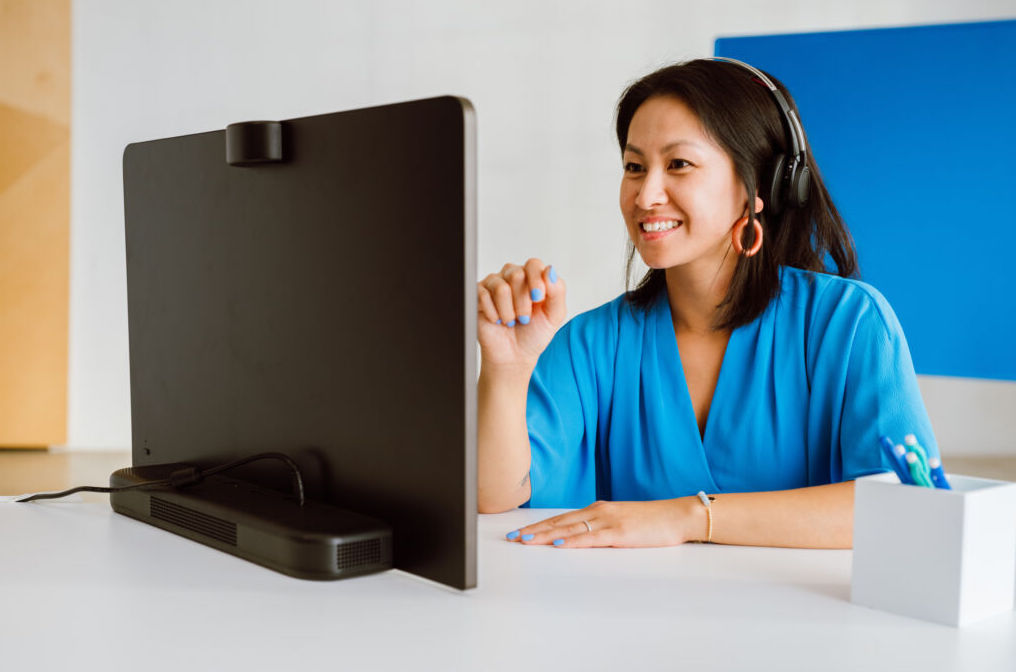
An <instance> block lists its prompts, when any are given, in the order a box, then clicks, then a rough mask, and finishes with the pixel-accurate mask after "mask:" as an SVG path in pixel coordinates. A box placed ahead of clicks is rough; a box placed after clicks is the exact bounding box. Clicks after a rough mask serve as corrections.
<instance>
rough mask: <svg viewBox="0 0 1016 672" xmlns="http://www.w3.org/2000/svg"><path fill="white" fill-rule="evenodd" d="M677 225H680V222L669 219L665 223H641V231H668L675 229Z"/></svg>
mask: <svg viewBox="0 0 1016 672" xmlns="http://www.w3.org/2000/svg"><path fill="white" fill-rule="evenodd" d="M678 224H680V222H678V221H677V220H676V219H671V220H669V221H666V222H642V230H643V231H650V232H653V233H655V232H657V231H670V230H671V229H673V228H676V227H677V225H678Z"/></svg>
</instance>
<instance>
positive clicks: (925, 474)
mask: <svg viewBox="0 0 1016 672" xmlns="http://www.w3.org/2000/svg"><path fill="white" fill-rule="evenodd" d="M906 459H907V466H909V467H910V476H911V477H912V478H913V479H914V483H915V484H916V485H920V486H922V487H925V488H934V487H935V484H934V483H932V482H931V474H930V472H929V471H928V465H927V464H921V460H920V458H919V457H918V456H917V453H916V452H914V451H912V450H908V451H907V458H906Z"/></svg>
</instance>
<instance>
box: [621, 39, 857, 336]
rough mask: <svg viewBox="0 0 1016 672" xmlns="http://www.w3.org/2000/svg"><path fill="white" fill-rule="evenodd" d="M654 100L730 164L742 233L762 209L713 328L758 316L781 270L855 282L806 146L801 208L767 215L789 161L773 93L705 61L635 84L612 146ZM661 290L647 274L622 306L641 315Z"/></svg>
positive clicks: (659, 277)
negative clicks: (743, 198) (671, 100)
mask: <svg viewBox="0 0 1016 672" xmlns="http://www.w3.org/2000/svg"><path fill="white" fill-rule="evenodd" d="M766 74H767V76H769V78H770V79H771V80H772V81H773V83H774V84H776V86H777V88H778V89H779V90H780V91H781V92H782V93H783V95H784V97H786V99H787V101H788V103H789V104H790V106H791V109H793V110H794V112H795V113H797V105H796V103H794V99H793V98H792V97H791V96H790V93H789V92H788V91H787V89H786V87H785V86H783V84H782V83H781V82H780V81H779V80H777V79H776V78H775V77H773V76H771V75H768V73H766ZM658 96H674V97H676V98H679V99H680V100H681V101H682V102H684V104H686V105H687V106H688V107H689V108H691V110H692V111H693V112H694V113H695V115H696V116H697V117H698V118H699V120H700V121H701V122H702V125H703V127H704V128H705V130H706V133H708V134H709V136H710V137H711V138H712V139H713V140H714V141H716V142H717V143H718V144H719V145H720V147H722V148H723V150H724V151H725V152H726V153H727V154H728V155H729V156H730V158H731V159H732V160H733V162H734V169H735V171H736V172H737V175H738V177H740V179H741V181H742V182H743V183H744V188H745V192H746V193H747V194H748V195H749V198H748V203H749V207H748V211H747V213H746V214H747V215H748V216H749V217H750V218H752V219H749V222H748V227H746V228H747V231H752V230H753V229H752V221H753V220H754V218H755V214H754V212H753V211H754V208H753V207H751V205H750V204H752V203H753V202H754V197H753V195H754V194H756V193H758V194H759V195H760V196H762V198H763V201H764V202H765V207H764V209H763V210H762V213H761V214H760V215H759V216H758V220H759V221H760V223H761V225H762V229H763V238H762V240H763V244H762V249H761V250H760V251H759V252H758V253H757V254H755V255H754V256H751V257H744V256H741V257H739V258H738V260H737V265H736V266H735V268H734V275H733V278H732V279H731V282H730V288H729V289H728V290H727V295H726V297H725V298H724V299H723V301H722V302H721V303H720V305H719V306H717V307H718V308H719V309H720V312H719V314H718V316H717V320H716V323H715V325H714V327H715V328H717V329H733V328H736V327H739V326H741V325H743V324H747V323H749V322H751V321H752V320H754V319H755V318H756V317H758V316H759V315H761V314H762V312H763V311H764V310H765V309H766V306H768V305H769V303H770V301H772V300H773V298H775V297H776V296H777V295H778V294H779V291H780V267H782V266H794V267H797V268H802V269H805V270H811V271H820V272H826V273H828V272H832V269H829V268H827V266H826V259H827V257H828V258H830V259H831V260H832V263H833V264H834V265H835V273H836V274H837V275H841V276H845V277H851V276H855V275H856V273H857V257H856V255H855V253H854V243H853V240H852V239H851V237H850V232H849V231H848V230H847V227H846V225H845V224H844V223H843V219H842V218H841V217H840V214H839V212H838V211H837V210H836V206H835V205H833V202H832V199H831V198H830V197H829V192H828V191H826V188H825V185H824V184H823V183H822V177H821V175H820V174H819V171H818V167H817V166H816V164H815V159H814V157H813V156H812V154H811V148H810V146H808V147H807V149H806V151H807V159H808V166H809V168H810V169H811V186H810V188H809V190H808V202H807V204H806V205H805V206H804V207H802V208H796V209H795V208H786V209H784V210H783V211H781V212H772V209H771V204H770V203H768V202H767V201H768V198H767V193H766V192H767V190H768V185H769V184H771V182H772V179H773V167H774V162H775V159H776V156H777V155H778V154H788V155H789V154H790V141H789V138H788V137H787V133H788V129H787V128H786V127H785V124H784V122H783V117H782V114H781V113H780V109H779V107H778V105H777V103H776V101H775V100H774V98H773V95H772V93H770V91H769V89H768V88H766V87H765V86H764V85H763V84H762V83H761V82H759V81H758V80H757V79H756V78H755V76H754V75H753V74H752V73H751V72H750V71H749V70H747V69H746V68H743V67H741V66H739V65H736V64H733V63H727V62H723V61H713V60H705V59H703V60H695V61H689V62H687V63H680V64H677V65H671V66H669V67H666V68H663V69H661V70H657V71H656V72H654V73H651V74H649V75H646V76H645V77H643V78H642V79H640V80H638V81H637V82H635V83H634V84H632V85H631V86H629V87H628V88H627V89H626V90H625V92H624V93H623V94H622V95H621V99H620V100H619V101H618V104H617V120H616V123H617V141H618V144H619V145H620V146H621V152H622V153H623V152H624V148H625V145H626V144H627V142H628V127H629V126H630V125H631V120H632V117H633V116H635V111H636V110H637V109H638V108H639V106H640V105H642V103H644V102H646V101H647V100H649V99H650V98H654V97H658ZM798 116H800V115H799V114H798ZM806 145H807V143H806ZM760 185H767V186H766V188H760ZM753 242H754V241H753V240H748V241H746V242H745V244H746V245H747V246H750V245H751V244H752V243H753ZM628 247H629V250H628V263H627V265H626V267H625V280H626V286H627V287H629V288H630V281H631V271H632V263H633V261H634V259H635V246H634V245H633V244H632V243H631V242H630V241H629V243H628ZM665 287H666V281H665V274H664V271H662V270H660V269H650V270H649V272H648V273H646V275H645V276H643V277H642V279H641V280H640V281H639V283H638V285H636V287H635V289H633V290H632V289H629V291H628V293H627V299H628V301H629V302H630V303H632V304H633V305H636V306H639V307H642V308H646V307H648V306H649V304H650V303H651V302H652V301H653V300H654V299H655V298H656V296H657V295H658V294H659V293H660V292H662V291H664V289H665Z"/></svg>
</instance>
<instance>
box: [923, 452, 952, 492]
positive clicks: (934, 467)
mask: <svg viewBox="0 0 1016 672" xmlns="http://www.w3.org/2000/svg"><path fill="white" fill-rule="evenodd" d="M928 469H930V470H931V482H932V483H934V484H935V487H936V488H941V489H943V490H952V486H951V485H949V481H948V480H946V477H945V470H944V469H942V460H940V459H938V458H937V457H929V458H928Z"/></svg>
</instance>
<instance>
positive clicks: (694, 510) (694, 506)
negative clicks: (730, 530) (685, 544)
mask: <svg viewBox="0 0 1016 672" xmlns="http://www.w3.org/2000/svg"><path fill="white" fill-rule="evenodd" d="M677 501H678V502H679V503H680V504H681V506H682V509H683V515H682V516H681V519H682V520H683V521H684V535H683V536H684V539H685V541H695V542H705V541H707V540H708V539H709V536H710V535H709V532H710V530H709V527H710V524H709V515H708V513H709V512H708V511H707V510H706V507H705V506H704V505H703V504H702V502H701V501H700V500H699V498H698V496H696V495H691V496H690V497H681V498H680V499H678V500H677Z"/></svg>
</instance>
